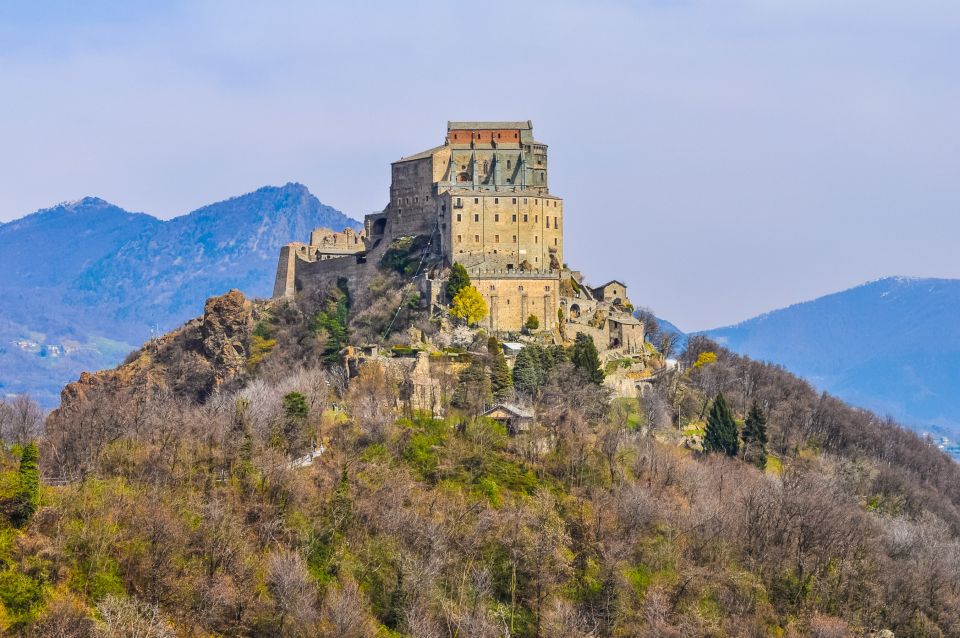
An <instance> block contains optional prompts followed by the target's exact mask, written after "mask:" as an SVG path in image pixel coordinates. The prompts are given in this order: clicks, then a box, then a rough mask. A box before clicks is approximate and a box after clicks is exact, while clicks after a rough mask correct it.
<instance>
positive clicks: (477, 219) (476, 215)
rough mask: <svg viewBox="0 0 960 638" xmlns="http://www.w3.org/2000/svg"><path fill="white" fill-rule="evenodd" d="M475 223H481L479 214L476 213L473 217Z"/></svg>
mask: <svg viewBox="0 0 960 638" xmlns="http://www.w3.org/2000/svg"><path fill="white" fill-rule="evenodd" d="M473 221H475V222H478V221H480V215H479V214H477V213H474V215H473Z"/></svg>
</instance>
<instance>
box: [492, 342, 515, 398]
mask: <svg viewBox="0 0 960 638" xmlns="http://www.w3.org/2000/svg"><path fill="white" fill-rule="evenodd" d="M490 383H491V386H492V388H493V398H494V399H496V400H497V401H505V400H506V399H509V398H510V395H512V394H513V377H512V376H511V375H510V366H508V365H507V358H506V357H504V356H503V353H502V352H498V353H497V355H496V357H495V358H494V360H493V369H492V370H491V371H490Z"/></svg>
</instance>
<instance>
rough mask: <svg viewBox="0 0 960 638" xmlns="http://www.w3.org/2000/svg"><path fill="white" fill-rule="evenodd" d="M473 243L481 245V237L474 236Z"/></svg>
mask: <svg viewBox="0 0 960 638" xmlns="http://www.w3.org/2000/svg"><path fill="white" fill-rule="evenodd" d="M473 241H474V242H475V243H477V244H479V243H480V235H474V236H473Z"/></svg>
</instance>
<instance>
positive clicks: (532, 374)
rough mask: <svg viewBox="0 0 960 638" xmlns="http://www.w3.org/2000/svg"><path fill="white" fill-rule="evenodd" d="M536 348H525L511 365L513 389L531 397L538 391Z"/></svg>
mask: <svg viewBox="0 0 960 638" xmlns="http://www.w3.org/2000/svg"><path fill="white" fill-rule="evenodd" d="M539 349H540V348H539V347H538V346H527V347H526V348H524V349H523V350H521V351H520V352H519V353H518V354H517V360H516V361H514V363H513V387H514V388H515V389H516V391H517V392H519V393H520V394H523V395H526V396H529V397H533V396H535V395H536V394H537V391H538V390H539V389H540V384H541V380H540V366H541V364H540V353H539V352H537V350H539Z"/></svg>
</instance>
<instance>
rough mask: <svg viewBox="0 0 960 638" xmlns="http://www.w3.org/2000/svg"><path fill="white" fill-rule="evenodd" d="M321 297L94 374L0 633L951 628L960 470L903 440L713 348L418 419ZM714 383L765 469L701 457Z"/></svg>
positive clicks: (30, 536) (938, 632)
mask: <svg viewBox="0 0 960 638" xmlns="http://www.w3.org/2000/svg"><path fill="white" fill-rule="evenodd" d="M331 299H333V300H334V303H333V304H332V305H330V304H327V303H326V301H327V300H324V301H322V302H321V303H319V304H318V306H317V307H316V308H319V309H316V308H314V309H310V310H307V309H304V308H296V307H289V308H273V309H271V310H270V311H269V314H264V315H263V317H268V318H261V319H259V321H260V322H261V323H263V322H266V323H265V325H262V326H261V325H259V324H257V325H255V326H254V327H253V328H252V331H251V333H250V334H249V335H247V336H246V339H247V342H246V343H245V346H244V348H245V350H244V352H245V353H246V354H247V356H248V357H249V356H250V355H251V354H254V353H255V352H256V348H254V347H253V346H252V345H251V341H252V340H253V338H254V337H255V336H257V333H258V332H259V333H260V338H261V339H263V340H264V342H271V341H272V344H271V345H269V347H262V349H261V350H260V351H259V352H260V354H262V355H263V357H262V358H261V360H259V361H257V363H256V364H255V365H253V366H250V367H249V368H248V370H247V371H246V372H245V373H244V374H243V376H242V377H240V378H238V379H234V380H233V381H229V382H225V383H222V384H220V385H219V386H216V387H214V388H213V389H212V390H208V391H206V392H205V393H197V392H192V391H191V392H187V393H177V392H174V391H172V390H171V388H170V387H168V386H164V385H163V384H156V385H155V386H153V387H151V388H150V390H149V393H146V391H145V390H144V391H137V390H135V389H131V388H122V389H113V390H110V391H108V390H107V389H104V388H99V387H98V388H97V389H96V392H91V394H90V395H89V396H86V397H84V399H83V400H78V401H77V402H76V403H75V404H74V405H73V406H72V407H71V409H70V410H66V411H61V413H59V414H58V415H57V417H56V418H54V419H52V420H50V421H49V422H48V432H47V434H46V438H45V439H44V441H43V442H42V443H43V445H42V446H41V452H42V454H41V462H42V463H43V464H44V473H45V474H51V473H62V474H63V475H65V476H69V477H73V478H75V479H76V480H75V481H74V482H71V483H69V484H68V485H66V486H62V487H52V486H51V487H46V488H44V490H43V492H42V502H41V507H40V508H39V510H38V511H37V512H36V514H34V516H33V518H32V519H31V520H30V521H29V522H28V523H27V524H26V525H24V526H22V527H20V528H16V527H14V526H13V525H12V523H11V524H4V526H3V530H2V532H0V565H2V571H0V603H2V605H3V607H2V610H3V613H2V614H0V622H2V623H3V627H4V629H5V630H6V631H7V632H9V633H11V634H13V635H27V636H30V635H35V636H64V637H66V636H77V637H80V636H93V635H105V636H174V635H182V636H212V635H246V636H312V635H336V636H341V637H343V638H351V637H353V636H356V637H361V636H385V637H387V636H418V637H419V636H423V637H433V636H437V637H447V636H450V637H452V636H464V637H465V636H471V637H473V636H477V637H481V638H482V637H485V636H489V637H494V636H595V637H607V636H623V637H626V636H678V637H679V636H771V635H772V636H806V635H812V636H821V637H828V636H837V637H839V636H847V635H854V636H869V635H878V632H880V631H881V630H887V629H889V630H893V631H894V632H895V633H896V636H898V637H901V636H918V637H919V636H949V635H960V615H958V614H960V611H958V610H960V542H958V540H957V533H958V531H960V510H958V505H960V482H958V479H960V472H958V470H957V466H956V465H954V464H953V463H952V462H950V461H949V460H948V459H947V458H946V457H945V456H944V455H942V454H940V453H939V452H938V451H937V450H935V449H933V448H932V447H931V446H929V445H928V444H927V443H925V442H924V441H922V440H920V439H919V438H918V437H916V436H915V435H913V434H910V433H908V432H906V431H904V430H901V429H899V428H898V427H896V426H895V425H894V424H891V423H886V422H884V421H881V420H878V419H877V418H876V417H875V416H874V415H872V414H870V413H867V412H863V411H859V410H854V409H851V408H849V407H847V406H845V405H844V404H842V403H840V402H838V401H836V400H834V399H832V398H830V397H828V396H820V395H817V394H816V393H815V392H813V390H812V389H811V388H810V387H809V386H808V385H807V384H806V383H804V382H802V381H800V380H798V379H796V378H795V377H793V376H791V375H789V374H788V373H786V372H784V371H783V370H781V369H778V368H776V367H773V366H769V365H765V364H761V363H757V362H754V361H750V360H748V359H745V358H741V357H737V356H734V355H731V354H729V353H726V352H723V351H722V350H719V349H717V348H716V346H715V345H714V344H711V343H709V342H707V341H705V340H700V339H697V340H694V341H692V342H691V344H690V347H689V349H688V351H687V352H686V353H685V354H684V356H683V359H684V361H685V362H686V364H687V365H686V366H685V368H684V371H683V372H682V373H681V372H677V373H673V374H665V375H662V376H660V377H658V379H657V381H656V382H655V383H654V385H653V387H652V388H651V389H650V390H649V391H647V392H646V393H644V394H643V395H642V396H640V397H638V398H636V399H626V400H616V401H612V402H611V401H610V400H609V398H608V397H607V396H606V394H605V392H604V391H603V389H602V388H601V387H599V386H597V385H595V384H594V383H592V382H591V381H589V380H588V379H587V378H585V377H584V376H583V375H582V373H581V372H579V371H577V370H576V369H574V367H573V366H572V365H571V364H570V363H568V362H566V361H564V360H563V357H562V353H558V354H557V356H556V361H555V362H554V363H553V364H552V367H551V369H550V370H549V373H548V374H547V377H546V379H545V381H544V383H543V384H542V385H540V386H539V387H538V388H537V389H536V391H535V393H534V396H532V397H525V398H529V399H531V400H532V401H533V402H534V404H535V407H536V411H537V414H538V420H539V423H540V424H539V425H538V426H535V427H534V428H533V429H532V430H531V431H530V432H529V433H527V434H522V435H519V436H516V437H510V436H508V435H507V434H506V432H505V431H504V430H503V428H502V427H501V426H499V425H497V424H495V423H493V422H490V421H487V420H484V419H481V418H477V417H476V414H475V413H474V411H475V410H476V409H477V408H476V407H473V408H463V409H460V410H456V409H451V412H450V415H451V416H449V417H448V418H446V419H433V418H428V417H425V416H422V415H417V414H413V413H410V412H409V410H407V409H406V408H403V407H401V408H400V409H399V410H398V409H397V407H396V406H397V404H398V402H397V397H398V396H401V395H402V394H403V392H402V388H401V387H400V386H401V384H402V380H401V379H395V378H392V377H391V375H390V374H389V373H388V372H387V370H385V369H384V368H383V367H381V366H379V365H376V364H370V365H367V366H365V367H364V368H362V369H361V373H360V375H359V376H358V377H356V378H355V379H353V380H351V382H350V383H349V384H347V383H345V380H344V378H343V376H342V375H341V374H339V373H337V372H336V368H333V369H331V368H326V367H324V365H325V364H324V360H325V359H326V358H327V356H326V354H325V351H326V350H327V345H326V344H328V343H329V340H330V338H331V337H332V336H335V335H333V334H332V333H333V332H336V330H337V329H338V328H337V326H336V324H335V323H333V324H331V323H330V321H331V320H332V319H331V318H334V319H335V318H336V317H337V316H338V315H337V313H338V312H339V311H338V306H337V303H339V300H340V299H341V298H340V297H339V296H337V294H336V293H335V292H334V294H333V297H331ZM318 312H324V313H326V314H325V315H324V317H325V318H324V319H323V321H322V322H320V323H321V324H324V322H326V323H325V324H324V325H328V326H333V328H332V329H331V330H332V332H329V331H328V330H327V329H326V328H324V329H321V330H317V329H316V328H315V326H316V325H317V321H316V316H317V315H316V313H318ZM477 343H478V344H483V340H482V339H481V340H478V342H477ZM171 347H172V346H171ZM478 350H479V352H478V353H477V354H476V355H475V361H477V362H479V363H478V365H477V366H473V367H472V368H471V370H472V372H471V374H473V375H474V376H475V375H476V374H477V373H478V371H480V372H481V373H482V371H483V370H487V371H488V373H493V371H494V367H493V366H494V363H495V362H491V361H490V358H489V357H486V358H485V356H484V355H483V352H485V348H484V347H480V348H478ZM710 352H712V353H715V354H716V356H701V355H703V354H704V353H710ZM176 354H177V353H176V352H173V351H172V350H171V351H169V352H168V351H164V352H163V353H159V354H157V355H156V358H157V359H158V360H162V361H166V362H168V363H167V364H165V365H170V366H172V365H174V363H176V362H177V361H179V360H180V359H178V358H177V357H176V356H175V355H176ZM191 356H192V355H191ZM698 361H699V362H701V364H702V365H695V364H696V363H697V362H698ZM304 362H306V364H305V367H304ZM484 362H486V363H484ZM703 362H709V363H705V364H704V363H703ZM177 365H179V364H177ZM201 367H202V366H201ZM469 378H471V379H472V378H474V377H469ZM719 392H723V393H724V395H725V396H726V397H727V400H728V402H729V403H730V405H731V407H732V408H733V411H734V413H735V416H736V417H737V418H740V419H742V418H743V417H744V416H745V412H746V410H747V409H748V407H749V406H750V405H751V404H752V403H753V402H754V401H756V402H757V403H758V405H761V406H762V407H763V409H764V411H765V412H766V414H767V415H768V417H769V439H770V442H769V444H768V451H769V454H770V463H769V465H768V467H767V470H766V471H761V470H758V469H757V468H756V467H754V466H753V465H751V464H749V463H746V462H743V461H741V460H739V459H737V458H728V457H725V456H722V455H712V454H711V455H704V454H703V453H701V452H699V451H697V450H695V449H690V447H689V441H690V440H691V437H690V436H689V434H690V433H691V432H695V431H697V430H698V428H700V427H701V426H702V419H703V417H704V415H705V414H706V413H707V411H708V409H709V407H710V405H711V401H712V400H713V397H715V396H716V395H717V393H719ZM451 394H453V393H451ZM522 398H523V397H522ZM8 413H9V414H13V412H10V411H8ZM0 414H4V412H0ZM22 429H23V428H22V427H20V429H19V430H18V431H22ZM9 431H10V432H13V430H9ZM7 432H8V430H6V429H4V430H0V434H3V435H4V436H7ZM684 432H686V433H687V436H684V434H683V433H684ZM16 436H18V437H20V438H21V439H22V438H23V435H21V434H18V435H16ZM318 440H322V441H324V442H325V444H326V446H327V451H326V453H324V454H323V455H322V456H320V457H319V458H318V459H317V460H316V461H315V462H314V463H313V464H312V465H309V466H308V467H304V468H298V467H295V466H294V465H293V464H292V463H291V459H292V458H295V457H297V456H299V455H300V454H303V453H304V452H305V451H307V450H309V449H310V448H311V446H312V444H314V443H315V442H316V441H318ZM8 442H10V439H8ZM685 443H687V444H688V445H684V444H685ZM18 455H19V448H14V450H13V452H12V453H7V454H5V455H4V456H3V457H2V458H0V468H2V472H0V497H2V498H4V499H5V501H4V502H8V501H10V499H11V498H13V495H14V493H15V491H16V485H17V460H18ZM53 459H56V465H55V466H54V464H53V462H52V461H53ZM8 519H9V516H8Z"/></svg>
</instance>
